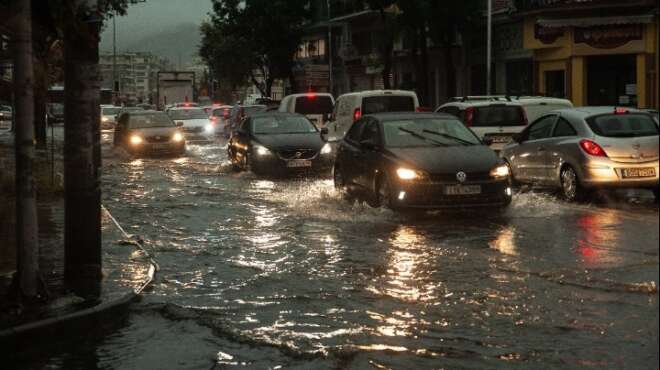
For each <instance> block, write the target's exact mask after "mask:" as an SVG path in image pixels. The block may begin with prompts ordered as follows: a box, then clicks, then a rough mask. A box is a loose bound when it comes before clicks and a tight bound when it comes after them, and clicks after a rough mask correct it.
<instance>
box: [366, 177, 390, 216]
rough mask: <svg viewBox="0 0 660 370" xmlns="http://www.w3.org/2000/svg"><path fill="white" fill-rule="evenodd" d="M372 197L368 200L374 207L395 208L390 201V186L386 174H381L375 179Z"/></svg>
mask: <svg viewBox="0 0 660 370" xmlns="http://www.w3.org/2000/svg"><path fill="white" fill-rule="evenodd" d="M374 190H375V191H374V194H373V196H372V197H371V198H372V199H371V200H370V201H369V202H368V203H369V205H370V206H372V207H374V208H378V207H385V208H389V209H391V210H394V209H395V206H394V202H393V201H392V187H391V185H390V180H389V178H388V177H387V175H385V174H383V175H381V176H380V177H379V178H378V179H377V180H376V188H375V189H374Z"/></svg>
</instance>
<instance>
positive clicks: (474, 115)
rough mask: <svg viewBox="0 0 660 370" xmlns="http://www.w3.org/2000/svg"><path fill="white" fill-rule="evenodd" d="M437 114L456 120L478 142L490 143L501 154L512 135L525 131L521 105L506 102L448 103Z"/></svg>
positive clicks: (469, 101)
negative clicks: (455, 118)
mask: <svg viewBox="0 0 660 370" xmlns="http://www.w3.org/2000/svg"><path fill="white" fill-rule="evenodd" d="M436 112H438V113H446V114H451V115H452V116H454V117H457V118H458V119H460V120H461V121H462V122H463V123H464V124H465V126H467V127H469V128H470V129H471V130H472V131H474V133H475V134H477V136H479V138H481V139H485V140H486V141H487V142H489V143H491V145H490V146H491V148H492V149H494V150H495V151H499V150H501V149H502V148H503V147H504V145H506V143H508V142H509V141H511V138H512V137H513V135H514V134H517V133H519V132H520V131H522V130H524V129H525V127H527V114H526V113H525V110H524V109H523V107H522V105H521V104H520V103H519V102H513V101H509V100H506V99H504V100H499V99H489V98H488V97H485V98H483V99H481V98H479V99H469V98H468V99H464V100H461V101H451V102H449V103H446V104H443V105H441V106H440V107H439V108H438V109H436Z"/></svg>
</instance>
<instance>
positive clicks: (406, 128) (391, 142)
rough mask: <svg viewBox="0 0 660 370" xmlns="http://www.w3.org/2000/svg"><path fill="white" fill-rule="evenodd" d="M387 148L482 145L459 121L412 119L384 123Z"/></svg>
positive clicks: (448, 119) (450, 119) (449, 119)
mask: <svg viewBox="0 0 660 370" xmlns="http://www.w3.org/2000/svg"><path fill="white" fill-rule="evenodd" d="M383 131H384V133H385V146H387V147H395V148H397V147H398V148H406V147H427V146H435V145H442V146H458V145H466V144H468V145H469V144H472V145H480V144H481V142H480V141H479V138H477V137H476V136H475V135H474V133H472V131H470V130H469V129H468V128H467V127H465V125H464V124H463V123H462V122H461V121H459V120H458V119H452V118H417V119H414V118H410V119H401V120H392V121H385V122H383Z"/></svg>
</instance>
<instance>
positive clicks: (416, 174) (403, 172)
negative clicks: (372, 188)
mask: <svg viewBox="0 0 660 370" xmlns="http://www.w3.org/2000/svg"><path fill="white" fill-rule="evenodd" d="M396 174H397V176H399V178H400V179H401V180H419V179H421V178H423V177H425V174H424V173H423V172H422V171H415V170H411V169H409V168H399V169H397V170H396Z"/></svg>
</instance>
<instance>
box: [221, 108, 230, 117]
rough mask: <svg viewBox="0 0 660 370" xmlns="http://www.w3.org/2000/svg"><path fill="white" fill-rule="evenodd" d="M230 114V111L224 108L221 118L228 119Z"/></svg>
mask: <svg viewBox="0 0 660 370" xmlns="http://www.w3.org/2000/svg"><path fill="white" fill-rule="evenodd" d="M230 113H231V111H230V110H229V109H226V108H225V110H224V111H222V116H223V117H224V118H229V115H230Z"/></svg>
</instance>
